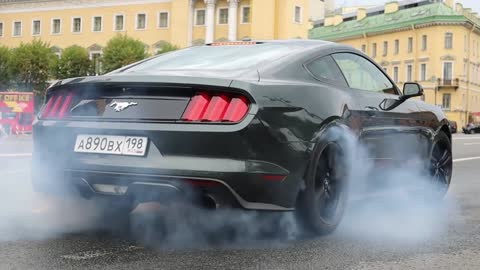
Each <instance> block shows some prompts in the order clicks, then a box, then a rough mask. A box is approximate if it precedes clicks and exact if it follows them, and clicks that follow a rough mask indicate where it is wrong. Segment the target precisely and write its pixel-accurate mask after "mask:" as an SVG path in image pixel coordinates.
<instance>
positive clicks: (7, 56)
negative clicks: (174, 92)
mask: <svg viewBox="0 0 480 270" xmlns="http://www.w3.org/2000/svg"><path fill="white" fill-rule="evenodd" d="M11 58H12V52H11V50H10V49H9V48H7V47H5V46H0V90H2V89H3V90H4V89H5V88H7V87H8V86H9V84H10V81H11V79H12V69H11V66H10V65H11V63H10V61H11Z"/></svg>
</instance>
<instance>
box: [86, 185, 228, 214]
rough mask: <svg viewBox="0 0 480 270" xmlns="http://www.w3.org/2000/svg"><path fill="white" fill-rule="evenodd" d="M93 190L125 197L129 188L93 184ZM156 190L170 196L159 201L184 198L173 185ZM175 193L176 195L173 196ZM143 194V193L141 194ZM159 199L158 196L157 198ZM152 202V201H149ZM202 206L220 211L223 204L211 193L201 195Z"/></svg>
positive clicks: (160, 197)
mask: <svg viewBox="0 0 480 270" xmlns="http://www.w3.org/2000/svg"><path fill="white" fill-rule="evenodd" d="M92 188H93V190H94V191H95V192H97V193H101V194H106V195H115V196H123V195H126V194H127V191H128V187H127V186H120V185H107V184H93V185H92ZM156 189H159V190H158V191H159V193H158V194H159V195H167V194H165V193H166V192H167V193H169V194H168V195H169V196H158V200H160V201H161V200H162V197H163V198H168V200H166V201H170V199H172V201H173V199H174V198H178V197H183V196H181V194H180V190H179V189H178V188H176V187H175V188H173V186H171V185H158V186H156ZM171 193H175V194H171ZM139 194H141V192H140V193H139ZM172 195H175V196H172ZM136 197H140V198H141V197H144V196H141V195H140V196H136ZM155 197H157V196H155ZM146 198H152V197H151V196H146ZM147 201H151V200H147ZM200 205H201V206H203V207H205V208H206V209H211V210H215V209H219V208H220V207H221V203H220V201H219V200H218V198H216V197H215V196H214V195H212V194H210V193H206V194H201V195H200Z"/></svg>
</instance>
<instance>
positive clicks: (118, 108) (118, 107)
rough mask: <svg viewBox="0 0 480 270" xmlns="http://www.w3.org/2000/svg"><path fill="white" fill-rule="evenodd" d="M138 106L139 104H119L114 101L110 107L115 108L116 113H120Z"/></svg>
mask: <svg viewBox="0 0 480 270" xmlns="http://www.w3.org/2000/svg"><path fill="white" fill-rule="evenodd" d="M137 105H138V103H137V102H118V101H114V102H112V103H111V104H110V107H114V108H113V109H114V110H115V111H116V112H120V111H123V110H125V109H126V108H128V107H130V106H137Z"/></svg>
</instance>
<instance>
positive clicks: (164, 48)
mask: <svg viewBox="0 0 480 270" xmlns="http://www.w3.org/2000/svg"><path fill="white" fill-rule="evenodd" d="M178 49H180V47H178V46H177V45H173V44H172V43H165V45H163V46H162V48H161V49H160V50H158V51H157V55H159V54H163V53H167V52H171V51H176V50H178Z"/></svg>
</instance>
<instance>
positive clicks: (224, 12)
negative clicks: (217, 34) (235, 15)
mask: <svg viewBox="0 0 480 270" xmlns="http://www.w3.org/2000/svg"><path fill="white" fill-rule="evenodd" d="M217 23H218V24H228V8H219V9H218V22H217Z"/></svg>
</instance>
